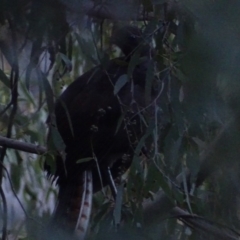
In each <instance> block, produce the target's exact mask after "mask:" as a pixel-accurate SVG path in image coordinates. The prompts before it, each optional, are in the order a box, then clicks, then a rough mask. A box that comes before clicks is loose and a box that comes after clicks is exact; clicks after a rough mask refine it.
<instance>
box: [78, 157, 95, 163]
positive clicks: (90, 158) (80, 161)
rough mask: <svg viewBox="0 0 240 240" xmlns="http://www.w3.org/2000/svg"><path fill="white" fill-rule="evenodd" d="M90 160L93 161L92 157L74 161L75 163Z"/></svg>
mask: <svg viewBox="0 0 240 240" xmlns="http://www.w3.org/2000/svg"><path fill="white" fill-rule="evenodd" d="M91 160H93V158H92V157H87V158H81V159H78V160H77V161H76V163H84V162H90V161H91Z"/></svg>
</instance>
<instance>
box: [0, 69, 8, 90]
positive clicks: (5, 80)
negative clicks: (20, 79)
mask: <svg viewBox="0 0 240 240" xmlns="http://www.w3.org/2000/svg"><path fill="white" fill-rule="evenodd" d="M0 81H1V82H2V83H3V84H4V85H5V86H6V87H8V88H10V80H9V78H8V77H7V76H6V74H5V73H4V72H3V71H2V70H1V69H0Z"/></svg>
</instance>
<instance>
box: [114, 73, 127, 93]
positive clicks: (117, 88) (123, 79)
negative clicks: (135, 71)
mask: <svg viewBox="0 0 240 240" xmlns="http://www.w3.org/2000/svg"><path fill="white" fill-rule="evenodd" d="M127 82H128V76H127V74H123V75H121V76H120V77H119V78H118V80H117V82H116V83H115V86H114V91H113V93H114V95H117V94H118V92H119V91H120V90H121V89H122V88H123V86H124V85H125V84H126V83H127Z"/></svg>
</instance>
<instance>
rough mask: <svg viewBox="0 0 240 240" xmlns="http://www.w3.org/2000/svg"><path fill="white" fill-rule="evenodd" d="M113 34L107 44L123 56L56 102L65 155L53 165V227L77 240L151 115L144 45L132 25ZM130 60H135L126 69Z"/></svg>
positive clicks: (92, 73) (82, 79) (85, 77)
mask: <svg viewBox="0 0 240 240" xmlns="http://www.w3.org/2000/svg"><path fill="white" fill-rule="evenodd" d="M112 32H113V33H112V38H111V43H113V44H115V45H116V46H118V47H119V48H120V49H121V51H122V53H123V56H122V57H118V58H114V59H112V60H110V61H109V62H108V63H107V64H104V65H101V64H100V65H98V66H96V67H94V68H92V69H91V70H89V71H87V72H86V73H84V74H83V75H81V76H80V77H78V78H77V79H76V80H75V81H73V82H72V83H71V84H70V85H69V86H68V87H67V88H66V90H65V91H64V92H63V93H62V94H61V95H60V96H59V98H58V99H57V101H56V104H55V119H56V127H57V129H58V132H59V133H60V135H61V137H62V139H63V142H64V143H65V146H66V148H65V156H66V157H65V160H64V161H63V160H62V159H61V158H58V161H57V162H56V168H57V170H56V173H55V178H58V179H57V184H58V185H59V194H58V203H57V206H56V209H55V212H54V215H53V218H52V224H53V225H54V227H53V228H58V229H60V231H61V230H64V231H66V232H67V233H69V234H73V235H74V236H75V237H76V238H77V239H84V237H85V235H86V231H87V226H88V221H89V216H90V213H91V202H92V194H93V193H94V192H96V191H98V190H100V189H101V188H102V187H104V186H106V185H108V184H110V185H111V182H110V180H111V178H113V179H115V178H116V177H118V176H119V174H121V173H122V172H124V171H126V169H128V168H129V167H130V165H131V162H132V159H133V157H134V154H135V148H136V146H137V144H138V142H139V141H140V139H141V137H142V136H143V135H144V133H145V131H146V129H147V123H146V121H144V118H145V116H152V115H153V114H154V109H153V108H154V106H153V104H151V100H153V99H154V98H155V97H156V95H157V93H156V90H154V88H152V89H151V91H150V101H149V99H148V100H146V99H145V97H144V96H145V94H146V91H145V87H146V78H147V75H146V74H147V69H148V67H149V65H151V64H152V62H151V60H150V58H151V54H152V51H151V47H150V45H149V42H148V41H147V40H146V39H145V38H144V35H143V33H142V31H141V29H139V28H138V27H135V26H121V27H119V26H116V27H114V28H113V31H112ZM133 56H135V58H136V59H137V60H136V61H135V63H132V66H131V68H130V62H131V59H132V58H133ZM136 56H137V57H136ZM119 169H120V170H119ZM57 231H58V230H57Z"/></svg>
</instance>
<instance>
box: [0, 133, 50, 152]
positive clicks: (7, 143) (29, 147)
mask: <svg viewBox="0 0 240 240" xmlns="http://www.w3.org/2000/svg"><path fill="white" fill-rule="evenodd" d="M0 146H3V147H7V148H13V149H16V150H20V151H24V152H28V153H35V154H38V155H44V154H46V153H47V149H46V148H45V147H42V146H37V145H34V144H31V143H25V142H21V141H18V140H14V139H11V138H6V137H1V136H0Z"/></svg>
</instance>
